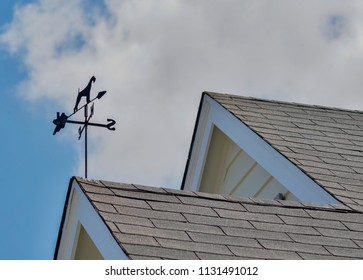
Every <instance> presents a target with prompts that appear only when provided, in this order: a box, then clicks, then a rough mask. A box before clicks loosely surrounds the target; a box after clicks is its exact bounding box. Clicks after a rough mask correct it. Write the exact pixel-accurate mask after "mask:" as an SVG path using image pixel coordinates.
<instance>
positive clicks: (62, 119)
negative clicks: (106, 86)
mask: <svg viewBox="0 0 363 280" xmlns="http://www.w3.org/2000/svg"><path fill="white" fill-rule="evenodd" d="M95 81H96V78H95V76H92V78H91V79H90V81H89V82H88V84H87V86H86V87H85V88H84V89H83V90H82V91H79V89H78V95H77V100H76V104H75V105H74V108H73V113H72V114H70V115H69V116H67V115H66V114H65V113H62V114H60V113H59V112H57V118H56V119H54V120H53V123H54V124H55V129H54V132H53V135H55V134H56V133H57V132H59V131H60V130H61V129H62V128H64V127H65V125H66V123H72V124H78V125H79V124H80V125H81V126H80V127H79V129H78V134H79V137H78V139H81V137H82V133H83V131H84V153H85V156H84V159H85V162H84V163H85V178H87V129H88V126H98V127H104V128H107V129H109V130H115V128H114V125H115V124H116V121H114V120H113V119H107V122H108V123H107V124H100V123H92V122H90V119H91V118H92V116H93V114H94V103H93V101H95V100H96V99H101V97H102V96H104V95H105V93H106V91H100V92H99V93H98V94H97V96H96V97H94V98H93V99H91V98H90V95H91V87H92V83H94V82H95ZM82 97H85V98H86V103H85V104H84V105H83V106H81V107H80V108H78V105H79V102H80V101H81V98H82ZM91 103H92V105H91V112H90V114H88V106H89V104H91ZM81 109H83V110H84V121H72V120H69V118H70V117H72V116H73V115H75V114H76V113H77V112H79V111H80V110H81Z"/></svg>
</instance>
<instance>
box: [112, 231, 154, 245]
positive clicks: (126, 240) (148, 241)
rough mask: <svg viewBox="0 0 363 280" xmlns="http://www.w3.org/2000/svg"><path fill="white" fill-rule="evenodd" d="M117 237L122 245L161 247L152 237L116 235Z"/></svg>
mask: <svg viewBox="0 0 363 280" xmlns="http://www.w3.org/2000/svg"><path fill="white" fill-rule="evenodd" d="M115 236H116V237H117V241H118V242H119V243H121V244H138V245H149V246H160V245H159V244H158V243H157V242H156V240H155V238H154V237H150V236H145V235H137V234H125V233H115Z"/></svg>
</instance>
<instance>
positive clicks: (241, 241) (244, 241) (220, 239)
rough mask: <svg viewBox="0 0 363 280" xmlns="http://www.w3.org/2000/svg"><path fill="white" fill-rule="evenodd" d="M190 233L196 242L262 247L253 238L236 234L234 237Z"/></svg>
mask: <svg viewBox="0 0 363 280" xmlns="http://www.w3.org/2000/svg"><path fill="white" fill-rule="evenodd" d="M188 234H189V236H190V238H191V239H192V240H193V241H196V242H202V243H210V244H224V245H235V246H244V247H255V248H262V247H261V245H260V243H258V242H257V241H256V240H255V239H253V238H243V237H235V236H233V237H232V236H225V235H223V236H221V235H214V234H202V233H196V232H189V233H188Z"/></svg>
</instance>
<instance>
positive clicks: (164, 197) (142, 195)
mask: <svg viewBox="0 0 363 280" xmlns="http://www.w3.org/2000/svg"><path fill="white" fill-rule="evenodd" d="M112 191H113V192H114V193H115V195H117V196H120V197H129V198H137V199H144V200H149V201H165V202H170V203H179V200H178V199H177V198H176V197H175V196H174V195H172V194H160V193H157V192H148V191H136V192H135V191H125V190H119V189H112Z"/></svg>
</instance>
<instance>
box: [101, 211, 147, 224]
mask: <svg viewBox="0 0 363 280" xmlns="http://www.w3.org/2000/svg"><path fill="white" fill-rule="evenodd" d="M100 214H101V216H102V217H103V218H104V219H105V221H109V222H114V223H124V224H130V225H141V226H147V227H153V224H152V223H151V221H150V220H149V219H146V218H141V217H133V216H127V215H118V214H113V213H105V212H102V211H100Z"/></svg>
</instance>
